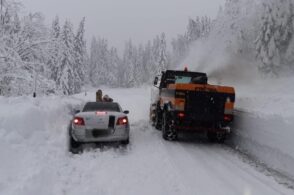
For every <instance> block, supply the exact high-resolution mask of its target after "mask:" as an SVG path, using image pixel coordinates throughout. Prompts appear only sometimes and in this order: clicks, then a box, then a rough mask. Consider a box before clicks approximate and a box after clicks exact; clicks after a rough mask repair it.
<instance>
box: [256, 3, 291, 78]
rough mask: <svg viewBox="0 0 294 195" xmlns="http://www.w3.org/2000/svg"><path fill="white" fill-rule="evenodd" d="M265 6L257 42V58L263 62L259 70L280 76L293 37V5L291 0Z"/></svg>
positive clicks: (265, 4)
mask: <svg viewBox="0 0 294 195" xmlns="http://www.w3.org/2000/svg"><path fill="white" fill-rule="evenodd" d="M263 6H264V14H263V16H262V19H261V27H260V33H259V35H258V38H257V40H256V50H257V57H258V58H259V59H261V62H262V63H261V65H260V66H259V70H260V71H261V72H263V73H266V74H273V75H278V74H279V72H280V71H281V69H282V68H283V62H284V61H286V60H285V54H286V56H287V50H288V48H289V44H290V43H291V39H292V37H293V23H292V21H293V3H292V1H291V0H279V1H273V2H267V3H264V4H263Z"/></svg>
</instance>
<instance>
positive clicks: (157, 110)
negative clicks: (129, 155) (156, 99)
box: [154, 106, 162, 130]
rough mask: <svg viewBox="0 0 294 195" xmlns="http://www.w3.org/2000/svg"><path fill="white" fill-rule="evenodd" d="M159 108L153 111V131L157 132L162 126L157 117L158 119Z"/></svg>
mask: <svg viewBox="0 0 294 195" xmlns="http://www.w3.org/2000/svg"><path fill="white" fill-rule="evenodd" d="M159 112H160V111H159V108H158V106H157V108H156V110H155V122H154V126H155V129H157V130H161V129H162V128H161V126H162V124H161V123H162V120H161V121H160V119H159V117H160V113H159Z"/></svg>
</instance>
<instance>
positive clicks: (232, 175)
mask: <svg viewBox="0 0 294 195" xmlns="http://www.w3.org/2000/svg"><path fill="white" fill-rule="evenodd" d="M104 91H106V93H107V94H108V95H110V96H111V97H113V98H114V99H115V100H117V101H119V102H120V103H121V105H122V107H123V109H128V110H130V112H131V113H130V121H131V124H132V125H131V143H130V145H129V146H127V147H126V148H124V147H117V146H114V147H111V146H107V147H106V148H100V149H97V150H89V151H86V152H84V153H83V154H82V155H72V154H70V153H69V152H68V151H67V126H68V123H69V119H70V118H71V114H70V111H71V110H72V108H76V107H80V106H81V105H82V104H83V103H84V102H85V101H88V100H94V91H92V92H88V93H87V96H85V94H84V93H82V94H79V95H76V96H73V97H56V96H52V97H38V98H37V99H32V98H31V97H17V98H2V97H1V98H0V107H1V109H0V117H1V121H0V154H1V157H0V159H1V163H0V194H5V195H39V194H42V195H46V194H48V195H52V194H54V195H64V194H66V195H75V194H120V195H121V194H127V195H130V194H158V195H161V194H224V195H230V194H232V195H236V194H242V195H243V194H244V195H253V194H257V195H260V194H273V195H276V194H293V190H291V189H289V188H287V187H286V186H285V185H281V184H278V182H277V181H276V180H275V178H274V176H268V175H266V174H265V173H264V172H261V171H259V170H258V169H256V168H255V164H254V163H253V164H252V163H250V161H248V160H247V157H245V156H243V155H241V154H239V153H238V151H236V150H234V149H232V148H230V147H228V146H225V145H218V144H210V143H208V142H207V141H206V139H202V138H201V137H200V138H199V137H198V138H197V137H196V138H195V139H190V138H183V141H182V142H165V141H163V140H162V138H161V134H160V132H159V131H156V130H155V129H153V128H152V127H151V126H150V125H149V123H148V111H149V102H150V88H148V87H146V88H140V89H108V90H104ZM249 136H250V135H249ZM265 139H266V138H265ZM280 141H281V142H283V140H280ZM280 144H282V143H280ZM289 148H290V147H289Z"/></svg>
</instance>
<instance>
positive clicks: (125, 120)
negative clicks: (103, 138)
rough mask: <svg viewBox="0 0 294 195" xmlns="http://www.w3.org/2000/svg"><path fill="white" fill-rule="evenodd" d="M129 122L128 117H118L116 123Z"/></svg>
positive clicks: (123, 123)
mask: <svg viewBox="0 0 294 195" xmlns="http://www.w3.org/2000/svg"><path fill="white" fill-rule="evenodd" d="M127 124H128V117H126V116H125V117H121V118H118V119H117V123H116V125H127Z"/></svg>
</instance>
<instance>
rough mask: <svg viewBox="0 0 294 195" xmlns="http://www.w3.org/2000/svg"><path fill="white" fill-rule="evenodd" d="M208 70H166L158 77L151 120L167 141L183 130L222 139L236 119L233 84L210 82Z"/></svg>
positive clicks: (175, 138) (174, 138)
mask: <svg viewBox="0 0 294 195" xmlns="http://www.w3.org/2000/svg"><path fill="white" fill-rule="evenodd" d="M207 81H208V77H207V74H205V73H200V72H190V71H188V70H187V69H185V70H184V71H175V70H167V71H164V72H162V75H161V78H160V76H158V77H155V80H154V86H155V87H156V88H157V90H156V91H157V92H156V95H155V98H153V99H154V101H153V102H152V104H151V107H150V120H151V122H152V124H153V125H154V126H155V128H156V129H158V130H161V131H162V137H163V138H164V139H165V140H169V141H173V140H177V138H178V133H179V132H180V131H182V132H185V131H189V132H197V133H205V134H206V135H207V137H208V139H209V140H211V141H217V142H220V143H221V142H223V141H224V140H225V139H226V137H227V135H228V134H229V133H230V124H231V122H232V121H233V117H234V116H233V112H234V102H235V90H234V88H233V87H227V86H216V85H210V84H208V82H207Z"/></svg>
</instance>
